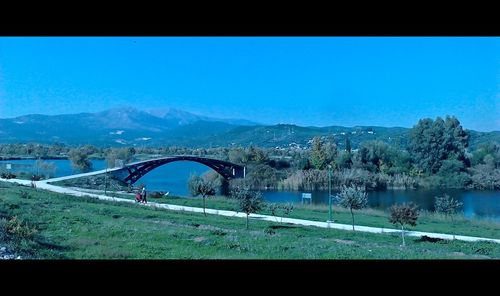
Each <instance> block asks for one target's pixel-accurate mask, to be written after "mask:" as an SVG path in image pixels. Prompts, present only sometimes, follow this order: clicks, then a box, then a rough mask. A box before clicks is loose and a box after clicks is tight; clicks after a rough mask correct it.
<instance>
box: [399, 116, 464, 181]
mask: <svg viewBox="0 0 500 296" xmlns="http://www.w3.org/2000/svg"><path fill="white" fill-rule="evenodd" d="M468 144H469V135H468V134H467V132H465V131H464V130H463V128H462V126H461V125H460V122H459V121H458V120H457V119H456V118H455V117H449V116H447V117H446V120H443V119H442V118H440V117H437V118H436V120H435V121H433V120H432V119H429V118H426V119H421V120H419V122H418V124H417V125H416V126H414V127H413V128H412V129H411V131H410V145H409V147H408V149H409V152H410V153H411V155H412V160H413V162H414V163H415V165H416V166H417V167H418V168H420V169H422V170H424V171H425V172H427V173H429V174H435V173H436V172H438V171H439V169H440V168H441V166H442V163H443V161H444V160H447V159H449V160H452V159H453V160H457V161H460V162H463V163H464V166H468V165H469V163H468V159H467V158H466V156H465V148H467V146H468Z"/></svg>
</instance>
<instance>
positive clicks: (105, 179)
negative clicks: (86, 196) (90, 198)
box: [104, 165, 108, 195]
mask: <svg viewBox="0 0 500 296" xmlns="http://www.w3.org/2000/svg"><path fill="white" fill-rule="evenodd" d="M107 187H108V166H107V165H106V173H105V174H104V195H107V193H106V191H107Z"/></svg>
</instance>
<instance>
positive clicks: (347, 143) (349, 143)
mask: <svg viewBox="0 0 500 296" xmlns="http://www.w3.org/2000/svg"><path fill="white" fill-rule="evenodd" d="M345 151H346V152H347V153H349V154H351V140H349V137H348V136H346V137H345Z"/></svg>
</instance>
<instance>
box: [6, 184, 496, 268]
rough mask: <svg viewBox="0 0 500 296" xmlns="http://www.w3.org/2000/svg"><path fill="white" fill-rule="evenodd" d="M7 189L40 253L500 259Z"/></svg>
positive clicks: (470, 246) (480, 249)
mask: <svg viewBox="0 0 500 296" xmlns="http://www.w3.org/2000/svg"><path fill="white" fill-rule="evenodd" d="M0 190H1V191H2V195H1V196H0V199H1V201H2V202H1V203H0V207H1V209H0V210H1V212H3V213H6V214H7V215H11V216H14V215H15V216H17V217H19V219H22V220H23V221H25V222H26V223H29V225H32V226H34V227H36V229H37V233H36V235H35V237H34V238H33V243H32V244H31V245H30V244H25V245H26V246H27V247H25V249H24V251H25V252H27V253H29V254H31V255H32V256H34V257H35V258H67V259H84V258H85V259H87V258H88V259H112V258H113V259H115V258H148V259H153V258H158V259H163V258H175V259H182V258H191V259H193V258H194V259H201V258H212V259H216V258H218V259H225V258H233V259H243V258H244V259H251V258H254V259H339V258H343V259H356V258H359V259H370V258H373V259H375V258H377V259H424V258H427V259H438V258H446V259H452V258H455V259H463V258H472V259H481V258H484V259H487V258H500V247H499V246H498V245H497V244H495V243H490V242H463V241H457V240H455V241H448V240H435V241H434V240H431V241H429V240H426V239H421V238H408V240H407V247H406V248H401V247H400V244H401V238H400V236H398V235H389V234H385V235H380V234H371V233H361V232H352V231H343V230H335V229H328V230H326V229H321V228H316V227H305V226H304V227H303V226H293V225H283V224H280V223H273V222H267V221H259V220H254V219H252V221H251V222H250V230H246V229H245V220H244V219H241V218H231V217H221V216H216V215H208V216H206V217H205V216H204V215H203V214H201V213H192V212H173V211H164V210H154V209H151V208H147V207H142V206H139V205H135V204H133V203H131V204H127V203H113V202H107V201H99V200H96V199H93V198H86V197H74V196H68V195H64V194H58V193H52V192H47V191H44V190H35V189H31V188H26V187H19V186H16V185H13V184H7V183H4V182H2V183H0ZM21 191H24V192H27V194H28V195H24V197H22V194H21ZM155 201H156V200H155ZM21 247H22V246H21Z"/></svg>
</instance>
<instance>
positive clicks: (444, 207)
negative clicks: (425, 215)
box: [434, 194, 463, 239]
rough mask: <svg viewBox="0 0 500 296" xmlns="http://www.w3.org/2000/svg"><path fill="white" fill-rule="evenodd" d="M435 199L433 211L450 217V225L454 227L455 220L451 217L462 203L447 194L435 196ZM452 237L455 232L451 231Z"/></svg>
mask: <svg viewBox="0 0 500 296" xmlns="http://www.w3.org/2000/svg"><path fill="white" fill-rule="evenodd" d="M435 200H436V201H435V203H434V208H435V211H436V212H437V213H441V214H444V215H445V216H446V217H450V218H451V223H452V226H453V228H455V221H454V220H453V217H454V216H455V215H456V213H457V211H458V209H459V208H460V207H461V206H462V205H463V203H462V202H459V201H458V200H455V199H453V198H450V196H449V195H448V194H445V195H443V196H436V197H435ZM453 239H455V233H453Z"/></svg>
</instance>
